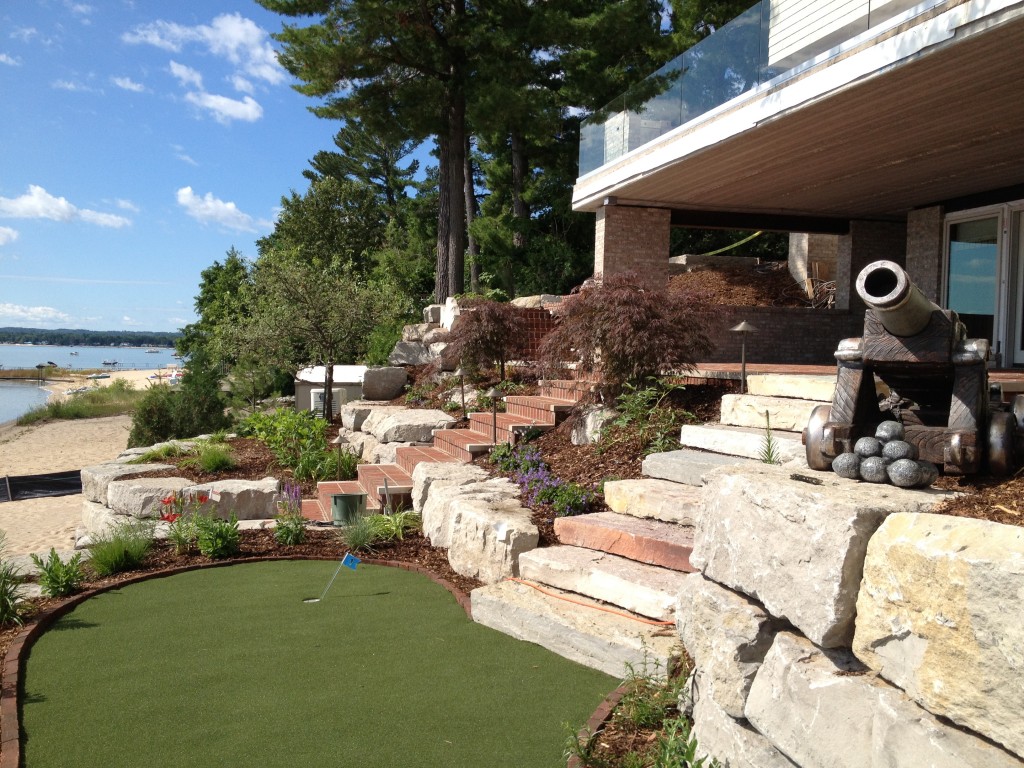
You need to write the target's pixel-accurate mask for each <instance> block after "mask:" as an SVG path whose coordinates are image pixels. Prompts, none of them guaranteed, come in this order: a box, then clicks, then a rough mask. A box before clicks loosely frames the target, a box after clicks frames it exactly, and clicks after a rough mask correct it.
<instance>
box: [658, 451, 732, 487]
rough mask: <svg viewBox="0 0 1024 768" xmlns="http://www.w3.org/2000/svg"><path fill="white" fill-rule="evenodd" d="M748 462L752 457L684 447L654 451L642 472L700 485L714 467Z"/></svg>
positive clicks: (673, 480)
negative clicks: (675, 449)
mask: <svg viewBox="0 0 1024 768" xmlns="http://www.w3.org/2000/svg"><path fill="white" fill-rule="evenodd" d="M746 463H751V459H744V458H740V457H737V456H726V455H724V454H721V453H708V452H706V451H695V450H693V449H691V448H682V449H680V450H678V451H665V452H664V453H652V454H651V455H650V456H647V457H646V458H645V459H644V461H643V464H642V465H641V472H642V473H643V474H644V476H645V477H653V478H657V479H659V480H671V481H672V482H674V483H684V484H686V485H696V486H700V485H704V480H703V477H704V475H705V474H707V473H708V472H710V471H711V470H712V469H717V468H718V467H725V466H730V465H733V464H746Z"/></svg>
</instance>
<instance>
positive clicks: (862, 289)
mask: <svg viewBox="0 0 1024 768" xmlns="http://www.w3.org/2000/svg"><path fill="white" fill-rule="evenodd" d="M857 294H858V295H859V296H860V297H861V299H862V300H863V301H864V303H865V304H867V305H868V307H870V308H871V309H872V310H874V312H875V314H876V315H877V316H878V319H879V320H880V321H881V323H882V325H883V326H885V330H887V331H888V332H889V333H891V334H892V335H893V336H914V335H916V334H918V333H920V332H921V331H923V330H924V329H925V326H927V325H928V321H929V319H930V318H931V315H932V312H934V311H935V310H937V309H939V307H938V306H937V305H936V304H934V303H933V302H931V301H929V300H928V299H926V298H925V296H924V294H923V293H921V291H920V289H919V288H918V287H917V286H916V285H914V283H913V282H912V281H911V279H910V275H908V274H907V273H906V272H905V271H904V269H903V267H901V266H900V265H899V264H897V263H896V262H894V261H885V260H883V261H874V262H872V263H870V264H868V265H867V266H866V267H864V269H862V270H861V271H860V274H859V275H857Z"/></svg>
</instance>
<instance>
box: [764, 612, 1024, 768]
mask: <svg viewBox="0 0 1024 768" xmlns="http://www.w3.org/2000/svg"><path fill="white" fill-rule="evenodd" d="M862 672H863V667H862V666H861V664H860V662H858V661H857V659H856V658H854V657H853V655H852V654H849V653H847V652H845V651H831V652H823V651H822V650H821V649H819V648H816V647H815V646H814V645H813V644H812V643H811V642H810V641H808V640H807V639H805V638H803V637H800V636H798V635H794V634H791V633H789V632H780V633H779V634H778V635H776V637H775V642H774V643H773V645H772V648H771V650H770V651H769V652H768V655H767V656H766V657H765V660H764V663H763V664H762V665H761V669H760V670H759V671H758V673H757V677H755V678H754V685H753V686H752V687H751V689H750V696H749V697H748V698H747V706H746V715H747V719H748V720H749V721H750V723H751V725H753V726H754V727H755V728H756V729H757V730H758V731H759V732H760V733H762V734H764V735H765V736H766V737H768V739H769V740H771V742H772V743H773V744H775V746H777V747H778V748H779V749H780V750H782V751H783V752H785V753H786V755H787V756H788V757H789V758H790V759H791V760H793V762H795V763H797V764H798V765H800V766H803V767H804V768H810V766H830V768H831V767H833V766H834V767H835V768H917V766H929V768H966V766H971V768H1021V765H1022V762H1021V761H1020V760H1019V759H1018V758H1017V757H1015V756H1013V755H1011V754H1010V753H1008V752H1006V751H1004V750H1002V749H1000V748H998V747H996V746H993V745H992V744H990V743H988V742H986V741H984V740H983V739H981V738H979V737H977V736H976V735H974V734H972V733H969V732H967V731H963V730H960V729H959V728H957V727H955V726H952V725H947V724H945V723H943V722H940V721H939V720H938V719H937V718H935V717H934V716H933V715H931V714H930V713H929V712H928V711H926V710H924V709H922V708H921V707H919V706H917V705H916V704H914V703H913V702H912V701H910V700H909V699H907V698H906V696H904V695H903V694H902V693H901V692H900V691H899V690H897V689H896V688H893V687H892V686H890V685H889V684H887V683H885V682H884V681H882V680H880V679H878V678H877V677H875V676H874V675H873V674H871V673H870V672H868V673H862Z"/></svg>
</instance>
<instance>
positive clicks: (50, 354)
mask: <svg viewBox="0 0 1024 768" xmlns="http://www.w3.org/2000/svg"><path fill="white" fill-rule="evenodd" d="M173 355H174V350H173V349H167V348H157V351H156V352H147V351H146V349H144V348H143V347H56V346H49V345H30V344H0V376H3V371H2V369H7V370H10V369H12V368H35V367H36V366H37V365H46V364H47V363H56V364H57V366H58V367H60V368H71V369H72V370H75V369H81V368H86V369H90V368H108V369H117V370H121V371H123V370H132V369H140V368H163V367H164V366H165V365H168V364H169V363H180V362H181V361H180V360H178V359H176V358H175V357H173ZM104 361H114V362H116V363H117V364H116V365H104V364H103V363H104Z"/></svg>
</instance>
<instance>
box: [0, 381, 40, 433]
mask: <svg viewBox="0 0 1024 768" xmlns="http://www.w3.org/2000/svg"><path fill="white" fill-rule="evenodd" d="M49 396H50V393H49V392H47V391H46V390H45V389H42V388H41V387H40V386H39V385H38V384H36V383H35V382H33V383H24V382H20V381H4V380H2V379H0V424H3V423H5V422H8V421H14V420H15V419H17V418H18V417H19V416H21V415H23V414H25V413H28V412H29V411H31V410H32V409H33V408H35V407H37V406H40V405H45V404H46V399H47V398H48V397H49Z"/></svg>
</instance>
